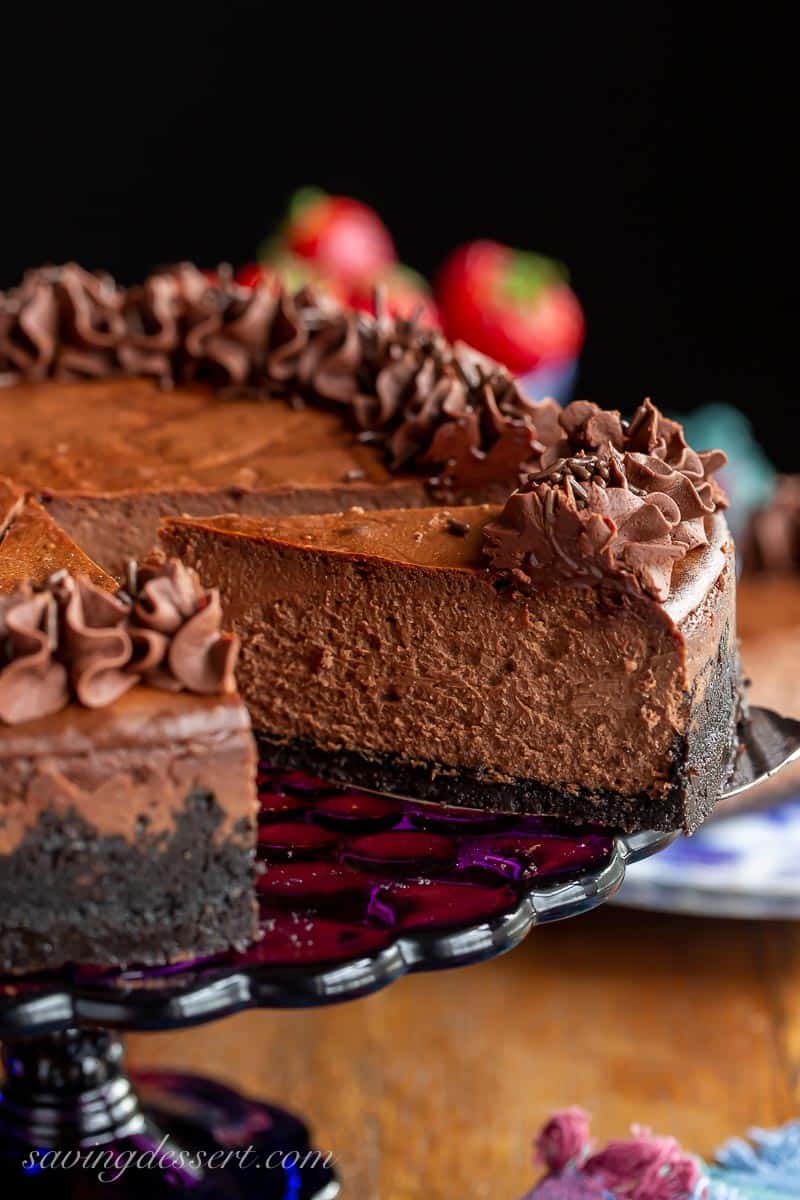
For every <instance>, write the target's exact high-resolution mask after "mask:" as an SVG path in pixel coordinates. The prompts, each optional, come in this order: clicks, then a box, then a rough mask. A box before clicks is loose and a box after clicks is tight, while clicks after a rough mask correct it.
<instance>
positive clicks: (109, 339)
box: [0, 263, 556, 492]
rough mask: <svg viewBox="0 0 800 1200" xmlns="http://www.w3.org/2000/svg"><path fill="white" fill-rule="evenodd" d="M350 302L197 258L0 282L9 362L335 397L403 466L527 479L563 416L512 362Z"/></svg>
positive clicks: (489, 478)
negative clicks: (128, 273)
mask: <svg viewBox="0 0 800 1200" xmlns="http://www.w3.org/2000/svg"><path fill="white" fill-rule="evenodd" d="M376 308H377V313H378V315H377V316H376V317H372V316H368V315H366V314H364V313H354V312H351V311H349V310H347V309H344V308H340V307H339V306H338V305H336V304H334V303H332V302H331V301H330V300H328V299H327V298H325V297H323V296H317V295H314V294H312V293H311V292H310V291H309V290H308V289H301V290H300V291H299V292H297V293H295V294H291V293H289V292H287V291H284V290H275V289H274V288H273V287H272V286H271V285H269V284H260V285H258V286H257V287H255V288H254V289H252V290H251V289H249V288H243V287H241V286H239V285H238V284H237V283H235V281H233V279H232V278H230V276H229V275H228V274H226V273H224V272H223V273H221V274H220V273H218V274H217V275H216V276H215V277H214V278H213V280H210V279H209V278H208V277H207V276H206V275H205V274H204V273H203V272H202V271H200V270H198V268H197V267H194V266H192V265H191V264H189V263H181V264H178V265H177V266H174V267H169V268H165V269H163V270H161V271H158V272H156V273H154V274H153V275H151V276H150V277H149V278H148V279H147V280H145V282H144V283H143V284H141V285H139V286H137V287H133V288H129V289H123V288H120V287H118V286H117V285H116V284H115V283H114V282H113V280H111V279H110V278H109V277H107V276H104V275H102V276H101V275H93V274H91V273H89V272H87V271H83V270H82V269H81V268H80V267H78V266H76V265H75V264H68V265H66V266H64V267H46V268H41V269H40V270H36V271H30V272H28V274H27V275H26V276H25V278H24V280H23V282H22V283H21V284H20V285H19V287H17V288H14V289H12V290H11V291H9V292H7V293H0V375H6V376H8V377H9V378H11V379H28V380H40V379H45V378H48V377H51V378H57V379H65V378H75V377H92V376H99V375H114V374H129V375H144V376H150V377H152V378H154V379H156V380H157V381H158V382H159V383H160V384H161V385H162V386H164V387H170V386H174V385H176V384H180V383H188V382H193V381H205V382H208V383H211V384H212V385H214V386H216V387H221V388H234V389H245V390H246V391H247V392H248V393H252V394H254V395H266V396H277V397H284V398H286V399H288V400H290V401H297V400H301V401H304V402H308V403H312V404H320V405H326V406H334V407H336V408H339V409H340V410H341V411H342V414H343V416H344V417H345V418H346V419H349V420H350V422H351V423H352V424H353V425H354V426H355V428H356V429H357V430H358V431H359V433H360V435H361V436H362V437H363V438H364V439H365V440H367V439H368V440H370V441H373V442H376V443H379V444H381V445H382V446H383V447H384V450H385V454H386V458H387V462H388V464H389V467H390V469H392V470H409V469H417V470H419V471H421V472H425V473H427V474H428V475H429V476H430V478H431V481H432V483H433V484H434V485H435V486H436V487H438V488H439V489H440V490H441V491H442V492H447V491H448V490H451V491H452V490H462V489H464V488H469V487H472V486H475V487H476V486H482V485H485V484H487V483H492V482H498V483H505V484H508V485H509V486H510V485H513V484H515V483H517V482H518V478H519V473H520V469H521V468H522V466H523V464H526V463H530V462H531V461H535V460H536V455H537V452H539V451H540V450H541V449H542V448H543V446H544V445H545V444H547V431H548V430H549V429H551V428H552V427H553V425H554V422H555V420H556V416H555V413H556V406H555V405H552V404H551V403H550V402H545V403H544V404H534V403H532V402H531V401H529V400H528V399H526V398H525V397H524V396H523V395H522V393H521V392H520V390H519V389H518V387H517V385H516V383H515V382H514V380H513V379H512V378H511V376H510V375H509V374H508V372H507V371H506V370H505V369H504V368H503V367H501V366H499V365H498V364H496V363H493V362H491V361H490V360H488V359H485V358H483V357H482V356H481V355H479V354H477V353H476V352H474V351H472V350H471V349H469V348H468V347H466V346H463V345H451V344H450V343H448V342H447V341H446V340H445V339H444V337H442V335H441V334H440V333H437V332H435V331H433V330H430V329H426V328H424V327H423V326H421V325H420V324H419V323H418V321H417V320H416V319H414V318H412V319H410V320H407V319H404V318H395V317H388V316H387V315H385V314H384V313H383V311H382V306H381V304H380V303H377V305H376Z"/></svg>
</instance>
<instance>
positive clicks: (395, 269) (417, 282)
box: [347, 263, 440, 329]
mask: <svg viewBox="0 0 800 1200" xmlns="http://www.w3.org/2000/svg"><path fill="white" fill-rule="evenodd" d="M376 287H377V288H379V289H380V292H381V294H382V300H383V311H384V313H385V314H386V315H387V316H390V317H412V316H414V314H415V313H416V314H417V315H418V320H419V323H420V324H421V325H427V326H428V328H431V329H439V328H440V321H439V313H438V311H437V309H436V304H435V302H434V299H433V296H431V292H430V288H429V287H428V284H427V283H426V281H425V280H424V279H423V278H422V276H421V275H418V274H417V272H416V271H412V269H411V267H406V266H403V264H402V263H397V264H394V265H393V266H391V267H389V268H388V270H385V271H383V272H381V274H380V275H379V276H378V278H377V279H376V280H375V281H374V282H373V283H372V285H371V286H369V287H367V286H365V285H364V286H362V287H360V288H355V289H354V290H352V291H351V292H350V294H349V295H348V297H347V302H348V304H349V305H350V307H351V308H358V309H361V310H362V311H364V312H368V313H372V315H373V316H374V315H375V288H376Z"/></svg>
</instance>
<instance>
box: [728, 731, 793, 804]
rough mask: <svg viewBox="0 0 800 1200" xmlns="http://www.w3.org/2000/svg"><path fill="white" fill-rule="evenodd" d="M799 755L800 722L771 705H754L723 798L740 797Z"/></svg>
mask: <svg viewBox="0 0 800 1200" xmlns="http://www.w3.org/2000/svg"><path fill="white" fill-rule="evenodd" d="M798 758H800V721H796V720H795V719H794V718H793V717H782V716H781V715H780V713H776V712H773V711H772V709H771V708H751V709H750V711H749V714H748V717H747V720H746V721H744V722H743V724H742V728H741V731H740V742H739V755H738V757H737V759H736V766H735V767H734V771H733V775H732V776H731V780H730V782H729V784H728V786H727V787H726V788H725V791H724V792H723V793H722V795H721V797H720V799H721V800H729V799H730V798H731V797H732V796H740V795H741V794H742V792H746V791H748V790H749V789H750V788H751V787H755V785H756V784H757V783H763V782H764V780H765V779H769V778H771V776H773V775H775V774H776V773H777V772H778V771H780V770H782V769H783V768H784V767H787V766H788V765H789V764H790V763H792V762H796V761H797V759H798Z"/></svg>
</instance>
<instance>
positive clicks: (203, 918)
mask: <svg viewBox="0 0 800 1200" xmlns="http://www.w3.org/2000/svg"><path fill="white" fill-rule="evenodd" d="M223 821H224V814H223V812H222V809H221V807H220V806H219V804H218V803H217V801H216V799H215V797H214V796H213V795H212V794H211V793H210V792H207V791H195V792H191V793H190V794H189V795H188V796H187V797H186V801H185V803H184V807H183V809H182V811H181V812H180V813H179V814H178V815H177V816H176V820H175V827H174V831H173V832H171V833H170V834H164V835H160V836H154V835H153V834H149V833H147V832H146V831H145V830H142V831H141V832H140V833H139V834H138V835H137V837H136V838H135V839H134V841H132V842H129V841H127V840H126V839H125V838H123V837H120V836H113V837H107V836H103V835H100V834H99V833H98V832H97V830H96V829H94V828H93V827H92V826H91V825H89V824H88V823H87V821H86V820H85V819H84V818H83V817H81V816H80V815H79V814H78V813H77V812H75V811H74V810H72V811H70V812H67V813H56V812H52V811H51V812H47V813H45V814H43V816H42V817H41V819H40V820H39V821H38V823H37V824H36V826H35V827H34V828H33V829H31V830H30V831H29V832H28V833H27V834H26V836H25V838H24V839H23V840H22V842H21V843H20V845H19V846H18V847H17V849H16V850H15V851H14V852H13V853H12V854H9V855H7V856H5V857H0V911H1V912H2V915H3V919H2V924H1V925H0V970H2V971H6V972H20V971H26V972H28V971H39V970H48V969H51V968H56V967H60V966H63V965H64V964H65V963H68V962H73V963H103V964H104V965H110V964H116V965H120V966H124V965H126V964H128V963H141V964H142V965H155V964H160V963H166V962H173V961H177V960H180V959H183V958H193V957H197V956H199V955H204V954H211V953H215V952H217V951H221V950H226V949H228V948H229V947H235V948H243V947H244V946H246V945H247V944H248V943H249V942H250V941H252V938H253V936H254V934H255V930H256V904H255V897H254V891H253V870H254V867H253V857H254V851H253V846H252V839H251V836H250V833H249V831H248V830H247V829H244V828H242V829H235V830H234V831H233V836H232V837H230V838H227V839H225V840H222V841H221V840H220V839H219V837H218V830H219V827H220V826H221V824H222V823H223ZM43 880H46V881H47V885H46V886H45V887H43V886H42V881H43Z"/></svg>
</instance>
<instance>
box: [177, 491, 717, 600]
mask: <svg viewBox="0 0 800 1200" xmlns="http://www.w3.org/2000/svg"><path fill="white" fill-rule="evenodd" d="M501 512H502V506H501V505H497V504H478V505H465V506H462V507H459V508H453V509H452V510H450V509H440V508H428V509H424V508H422V509H402V510H397V511H391V510H389V511H382V512H364V511H363V510H361V509H358V508H352V509H349V510H348V511H347V512H343V513H321V514H312V515H309V516H296V517H281V518H279V519H274V518H270V517H243V516H239V515H237V514H225V515H222V516H218V517H209V518H206V519H200V518H181V517H178V518H173V519H171V520H169V521H165V522H164V530H165V533H166V534H169V531H170V530H171V529H173V530H179V529H180V528H181V527H183V528H185V529H187V530H188V529H191V528H192V527H197V528H198V529H208V530H209V531H216V532H218V533H220V534H222V535H224V536H231V537H234V538H241V539H245V540H247V539H249V540H251V541H252V542H253V543H254V544H258V543H259V542H260V543H264V544H269V543H283V544H285V545H287V546H293V547H295V548H297V549H298V550H300V551H307V552H311V551H319V552H323V553H328V554H332V555H337V556H338V555H342V556H346V557H348V558H355V559H378V560H381V561H384V562H387V563H402V564H407V565H409V566H416V567H420V568H424V569H426V570H434V571H435V570H447V571H462V572H468V573H470V574H478V575H479V576H480V577H483V578H486V580H487V582H488V580H489V577H490V571H489V560H488V558H487V557H486V552H485V539H484V530H485V527H486V526H487V525H490V524H491V523H492V522H494V521H496V520H497V519H498V517H499V515H500V513H501ZM167 542H168V544H170V539H169V537H167ZM732 552H733V542H732V539H731V536H730V533H729V531H728V527H727V524H726V522H725V518H724V516H723V515H722V513H717V514H715V515H714V516H713V517H710V518H708V519H707V521H706V522H705V544H704V545H702V546H699V547H697V548H696V549H695V550H694V551H693V552H692V553H691V554H689V555H687V556H686V557H685V558H683V559H682V560H680V561H679V562H678V563H677V565H676V567H675V569H674V571H673V573H672V578H671V581H670V591H669V593H668V595H667V597H666V598H665V600H664V601H663V604H662V607H663V608H664V610H665V611H666V612H667V614H668V615H669V616H670V617H671V618H672V620H673V621H675V623H676V624H678V623H680V622H681V621H684V620H685V619H686V618H687V617H688V616H689V615H690V613H691V612H692V611H693V610H694V609H695V608H697V606H698V605H700V604H701V603H702V601H703V599H704V597H705V596H706V594H707V593H708V591H709V589H710V588H711V587H712V586H713V584H714V582H715V580H717V579H718V578H719V576H720V575H721V574H722V572H723V571H724V570H725V568H726V565H727V564H728V563H729V561H730V557H731V554H732ZM558 582H559V581H558V580H553V583H554V584H557V583H558ZM561 582H563V581H561Z"/></svg>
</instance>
